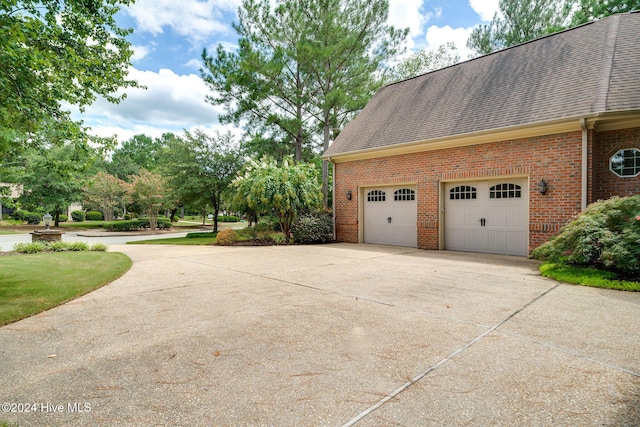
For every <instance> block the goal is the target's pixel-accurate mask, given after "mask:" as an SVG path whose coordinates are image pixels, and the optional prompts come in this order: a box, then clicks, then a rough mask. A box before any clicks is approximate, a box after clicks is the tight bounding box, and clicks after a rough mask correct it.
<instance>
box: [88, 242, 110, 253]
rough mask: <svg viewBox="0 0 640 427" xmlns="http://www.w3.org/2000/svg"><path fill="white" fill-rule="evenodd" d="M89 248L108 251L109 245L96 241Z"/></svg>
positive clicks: (93, 250)
mask: <svg viewBox="0 0 640 427" xmlns="http://www.w3.org/2000/svg"><path fill="white" fill-rule="evenodd" d="M89 250H90V251H92V252H106V250H107V245H105V244H104V243H94V244H93V246H91V248H89Z"/></svg>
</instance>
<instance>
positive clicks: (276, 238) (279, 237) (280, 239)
mask: <svg viewBox="0 0 640 427" xmlns="http://www.w3.org/2000/svg"><path fill="white" fill-rule="evenodd" d="M271 239H272V240H273V243H275V244H276V245H282V244H285V243H288V239H287V236H285V235H284V233H274V234H272V235H271Z"/></svg>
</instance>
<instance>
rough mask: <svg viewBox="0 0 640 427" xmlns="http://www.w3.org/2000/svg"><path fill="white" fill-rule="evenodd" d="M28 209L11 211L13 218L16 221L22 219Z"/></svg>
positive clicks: (27, 212)
mask: <svg viewBox="0 0 640 427" xmlns="http://www.w3.org/2000/svg"><path fill="white" fill-rule="evenodd" d="M29 213H30V212H29V211H25V210H23V209H16V211H15V212H14V213H13V215H12V216H13V219H15V220H16V221H24V217H25V215H27V214H29Z"/></svg>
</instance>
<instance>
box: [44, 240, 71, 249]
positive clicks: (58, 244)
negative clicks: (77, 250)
mask: <svg viewBox="0 0 640 427" xmlns="http://www.w3.org/2000/svg"><path fill="white" fill-rule="evenodd" d="M68 247H69V244H68V243H67V242H62V241H60V242H51V243H48V244H47V248H46V249H47V250H48V251H53V252H63V251H66V250H67V249H68Z"/></svg>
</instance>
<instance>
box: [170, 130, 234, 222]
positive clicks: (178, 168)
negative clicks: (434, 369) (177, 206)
mask: <svg viewBox="0 0 640 427" xmlns="http://www.w3.org/2000/svg"><path fill="white" fill-rule="evenodd" d="M161 157H162V160H161V167H160V171H162V174H163V175H164V176H165V177H166V180H167V182H168V183H169V186H170V187H171V188H172V189H173V191H174V193H175V194H174V199H176V200H180V202H182V203H188V204H200V206H205V205H207V204H208V205H209V206H211V208H212V209H213V213H214V214H213V231H214V232H216V231H218V213H219V212H220V209H221V207H222V203H223V198H224V197H225V195H226V192H227V191H228V189H229V186H230V184H231V181H232V180H233V178H234V177H235V176H236V174H237V172H238V170H239V169H240V167H241V157H240V155H239V152H238V149H237V147H236V146H235V144H234V143H233V139H232V137H231V135H230V134H222V135H220V134H219V135H217V136H215V137H210V136H207V135H206V134H204V133H202V132H199V131H196V132H195V133H189V132H186V133H185V135H184V138H175V139H174V140H172V141H171V142H170V143H169V144H168V145H167V147H166V148H165V149H164V150H163V152H162V156H161Z"/></svg>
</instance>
